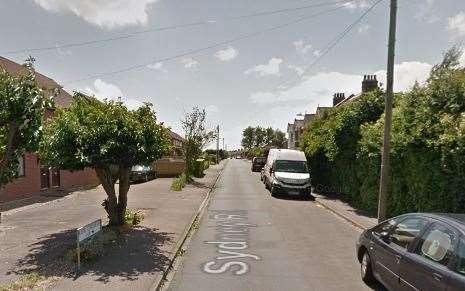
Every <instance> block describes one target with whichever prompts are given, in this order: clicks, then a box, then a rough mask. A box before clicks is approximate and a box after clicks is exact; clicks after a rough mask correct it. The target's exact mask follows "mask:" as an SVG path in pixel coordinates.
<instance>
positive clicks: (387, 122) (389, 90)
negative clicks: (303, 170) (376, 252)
mask: <svg viewBox="0 0 465 291" xmlns="http://www.w3.org/2000/svg"><path fill="white" fill-rule="evenodd" d="M396 22H397V0H391V12H390V21H389V47H388V64H387V80H386V98H385V103H386V104H385V109H384V136H383V150H382V160H381V173H380V183H379V197H378V221H379V222H381V221H383V220H385V219H386V208H387V205H386V204H387V189H388V180H389V171H390V156H389V155H390V152H391V125H392V99H394V57H395V49H396V44H395V43H396Z"/></svg>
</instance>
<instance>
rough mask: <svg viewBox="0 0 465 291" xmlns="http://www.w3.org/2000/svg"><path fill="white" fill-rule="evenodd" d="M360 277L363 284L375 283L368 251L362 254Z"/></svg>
mask: <svg viewBox="0 0 465 291" xmlns="http://www.w3.org/2000/svg"><path fill="white" fill-rule="evenodd" d="M360 275H361V277H362V280H363V282H365V283H367V284H371V283H373V282H374V281H375V277H374V276H373V268H372V266H371V258H370V254H368V251H365V252H364V253H363V257H362V262H361V263H360Z"/></svg>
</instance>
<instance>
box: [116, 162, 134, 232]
mask: <svg viewBox="0 0 465 291" xmlns="http://www.w3.org/2000/svg"><path fill="white" fill-rule="evenodd" d="M130 172H131V168H129V167H124V166H120V167H119V193H118V207H117V215H118V223H119V225H123V224H124V223H125V221H124V216H125V214H126V207H127V205H128V191H129V187H130V186H131V183H130V182H129V175H130Z"/></svg>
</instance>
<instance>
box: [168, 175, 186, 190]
mask: <svg viewBox="0 0 465 291" xmlns="http://www.w3.org/2000/svg"><path fill="white" fill-rule="evenodd" d="M187 181H188V178H187V175H186V174H185V173H182V174H181V175H180V176H179V177H177V178H176V179H174V180H173V182H172V183H171V190H173V191H181V190H182V188H184V187H185V186H186V184H187Z"/></svg>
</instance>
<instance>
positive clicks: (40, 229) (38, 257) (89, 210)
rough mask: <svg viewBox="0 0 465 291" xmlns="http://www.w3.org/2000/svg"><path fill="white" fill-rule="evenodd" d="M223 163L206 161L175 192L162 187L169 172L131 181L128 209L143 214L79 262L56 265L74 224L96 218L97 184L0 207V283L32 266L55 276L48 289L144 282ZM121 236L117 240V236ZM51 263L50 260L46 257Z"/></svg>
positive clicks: (160, 265)
mask: <svg viewBox="0 0 465 291" xmlns="http://www.w3.org/2000/svg"><path fill="white" fill-rule="evenodd" d="M223 167H224V163H221V164H220V165H216V166H212V167H210V169H208V170H207V171H206V172H205V173H206V176H205V177H204V178H202V179H197V180H196V181H197V182H198V183H195V184H194V185H188V186H186V188H184V189H183V191H181V192H175V191H171V190H170V186H171V182H172V180H173V179H170V178H163V179H156V180H153V181H150V182H147V183H143V184H136V185H132V186H131V189H130V192H129V194H128V199H129V201H128V209H136V210H140V211H142V212H143V213H144V215H145V219H144V220H143V222H142V223H141V225H140V226H138V227H135V228H133V229H131V230H130V231H128V232H127V233H125V234H124V235H123V236H122V238H119V240H122V247H121V248H120V249H117V248H115V249H113V248H112V249H111V251H109V253H107V254H106V255H105V257H102V258H100V259H99V260H97V261H96V262H94V263H91V264H89V265H87V266H86V267H85V268H83V270H82V272H81V275H80V276H79V277H77V278H75V274H74V270H73V269H72V270H69V269H66V268H60V264H59V261H60V258H62V257H63V252H64V251H65V250H67V249H70V248H71V247H73V246H74V245H75V235H76V234H75V229H76V228H77V227H80V226H82V225H85V224H87V223H89V222H91V221H94V220H96V219H99V218H102V219H103V220H104V223H105V221H106V220H107V218H106V213H105V211H104V210H103V208H102V206H101V203H102V201H103V199H105V197H106V194H105V193H104V191H103V190H102V188H101V187H97V188H95V189H92V190H87V191H77V192H74V193H72V194H70V195H69V196H67V197H65V198H63V199H58V200H54V201H53V202H50V203H45V204H39V205H32V206H26V207H24V208H18V209H15V210H11V211H7V212H4V213H3V215H2V223H1V224H0V284H3V283H6V282H9V281H14V280H17V279H18V278H19V277H20V276H21V275H23V274H28V273H31V272H34V271H39V273H41V274H44V275H46V276H47V277H50V278H55V279H53V280H52V281H56V283H55V284H53V285H54V286H52V287H51V288H53V289H54V290H107V289H108V290H110V289H111V290H144V289H145V290H148V289H149V288H150V287H151V285H152V284H153V282H154V281H155V279H156V278H157V276H160V275H161V274H162V273H163V271H165V269H166V268H167V266H168V264H169V261H170V258H171V257H172V255H173V251H174V248H175V246H176V243H177V241H178V240H179V239H181V237H182V234H183V233H184V230H185V228H186V226H187V225H188V224H189V223H190V222H191V220H192V218H193V217H194V215H195V214H196V212H197V210H198V208H199V206H200V205H201V203H202V202H203V200H204V198H205V197H206V195H207V194H208V192H209V191H210V189H211V187H213V185H214V183H215V181H216V179H217V176H218V175H219V173H220V171H221V170H222V168H223ZM120 243H121V241H120ZM55 264H56V265H57V266H58V267H55V268H54V267H53V265H55Z"/></svg>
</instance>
